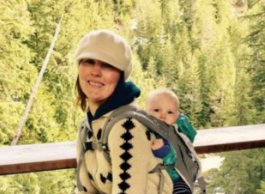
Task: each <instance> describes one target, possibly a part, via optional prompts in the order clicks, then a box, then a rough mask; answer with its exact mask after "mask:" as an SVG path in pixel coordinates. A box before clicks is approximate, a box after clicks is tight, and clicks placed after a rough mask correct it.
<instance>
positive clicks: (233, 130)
mask: <svg viewBox="0 0 265 194" xmlns="http://www.w3.org/2000/svg"><path fill="white" fill-rule="evenodd" d="M194 147H195V149H196V151H197V153H199V154H203V153H215V152H225V151H234V150H244V149H252V148H261V147H265V124H260V125H246V126H238V127H227V128H216V129H206V130H199V131H198V134H197V136H196V139H195V142H194Z"/></svg>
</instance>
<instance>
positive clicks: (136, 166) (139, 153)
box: [108, 119, 154, 194]
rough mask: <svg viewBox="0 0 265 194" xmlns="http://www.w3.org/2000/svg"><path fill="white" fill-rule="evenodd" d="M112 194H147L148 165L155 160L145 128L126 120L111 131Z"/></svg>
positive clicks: (131, 120) (109, 139) (136, 122)
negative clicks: (151, 160) (152, 158)
mask: <svg viewBox="0 0 265 194" xmlns="http://www.w3.org/2000/svg"><path fill="white" fill-rule="evenodd" d="M108 142H109V149H110V156H111V161H112V174H113V186H112V194H117V193H126V194H136V193H137V194H145V193H146V189H147V178H148V162H149V161H150V158H151V157H154V156H153V153H152V150H151V141H150V139H149V138H148V135H147V133H146V128H145V127H144V126H143V125H142V124H140V123H139V122H138V121H136V120H134V119H123V120H121V121H119V122H117V123H116V124H115V125H114V127H113V129H112V130H111V132H110V134H109V137H108Z"/></svg>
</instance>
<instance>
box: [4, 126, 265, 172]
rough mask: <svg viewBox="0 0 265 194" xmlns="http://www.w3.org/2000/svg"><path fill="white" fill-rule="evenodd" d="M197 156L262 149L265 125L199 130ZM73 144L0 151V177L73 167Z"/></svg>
mask: <svg viewBox="0 0 265 194" xmlns="http://www.w3.org/2000/svg"><path fill="white" fill-rule="evenodd" d="M194 146H195V149H196V151H197V153H199V154H203V153H216V152H225V151H234V150H244V149H252V148H262V147H265V124H259V125H247V126H239V127H228V128H216V129H207V130H199V131H198V134H197V136H196V139H195V142H194ZM75 157H76V149H75V142H59V143H46V144H32V145H19V146H5V147H0V175H7V174H16V173H27V172H38V171H46V170H59V169H67V168H75V167H76V160H75Z"/></svg>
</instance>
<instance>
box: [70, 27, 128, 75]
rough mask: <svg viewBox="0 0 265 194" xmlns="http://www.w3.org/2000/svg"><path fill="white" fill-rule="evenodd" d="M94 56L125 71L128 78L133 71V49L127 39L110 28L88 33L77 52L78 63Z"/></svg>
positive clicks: (76, 59)
mask: <svg viewBox="0 0 265 194" xmlns="http://www.w3.org/2000/svg"><path fill="white" fill-rule="evenodd" d="M86 58H92V59H97V60H101V61H104V62H106V63H108V64H110V65H112V66H113V67H116V68H117V69H119V70H121V71H123V72H124V80H126V79H127V78H128V77H129V76H130V74H131V72H132V51H131V48H130V46H129V45H128V44H127V42H126V41H125V39H124V38H123V37H121V36H119V35H117V34H115V33H113V32H111V31H109V30H95V31H92V32H90V33H88V34H86V35H85V36H84V37H83V38H82V39H81V41H80V43H79V46H78V48H77V50H76V53H75V61H76V64H77V65H79V63H80V60H82V59H86Z"/></svg>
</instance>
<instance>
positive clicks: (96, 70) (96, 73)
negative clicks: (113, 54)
mask: <svg viewBox="0 0 265 194" xmlns="http://www.w3.org/2000/svg"><path fill="white" fill-rule="evenodd" d="M91 75H93V76H96V77H99V76H101V75H102V72H101V61H96V62H95V64H94V65H93V66H92V68H91Z"/></svg>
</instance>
